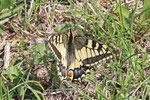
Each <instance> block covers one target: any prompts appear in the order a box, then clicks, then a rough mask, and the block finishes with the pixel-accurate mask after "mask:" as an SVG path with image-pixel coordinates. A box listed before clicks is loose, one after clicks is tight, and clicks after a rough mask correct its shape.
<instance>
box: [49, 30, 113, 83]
mask: <svg viewBox="0 0 150 100" xmlns="http://www.w3.org/2000/svg"><path fill="white" fill-rule="evenodd" d="M48 45H49V47H50V49H51V50H52V52H53V53H54V55H55V57H56V59H57V70H58V74H59V75H60V76H62V77H61V78H62V79H66V78H67V77H69V79H71V80H80V79H81V78H82V77H84V76H85V74H86V73H87V72H88V71H89V69H90V68H92V66H94V65H96V64H98V63H100V62H103V61H107V60H109V59H112V58H113V56H112V53H111V52H110V50H109V48H108V47H107V45H104V44H103V43H101V42H99V41H96V40H94V39H90V38H89V37H86V36H75V34H74V33H73V32H72V31H71V30H70V31H69V33H68V34H54V35H52V36H51V38H50V40H49V43H48Z"/></svg>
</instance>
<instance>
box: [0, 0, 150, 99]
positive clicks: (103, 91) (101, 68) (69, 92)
mask: <svg viewBox="0 0 150 100" xmlns="http://www.w3.org/2000/svg"><path fill="white" fill-rule="evenodd" d="M131 3H132V2H130V3H129V4H127V2H123V1H121V0H119V2H117V1H107V3H106V2H104V1H101V2H100V4H98V1H91V0H89V1H87V0H85V1H83V2H77V1H76V2H75V1H72V0H68V2H61V1H60V2H57V1H54V2H52V1H51V2H48V3H47V2H46V1H42V0H41V1H39V2H38V1H36V2H32V3H29V2H28V1H26V0H24V1H22V3H21V4H17V3H15V2H14V5H15V4H17V5H16V7H15V8H14V9H16V10H15V12H13V15H11V16H10V10H11V9H10V8H9V7H8V8H9V9H8V10H7V11H3V13H0V22H3V20H5V19H9V18H11V19H9V20H10V21H8V20H7V22H5V24H2V25H0V38H1V40H2V41H5V42H9V43H11V53H12V55H11V57H10V59H11V60H10V64H9V68H8V69H1V71H0V73H1V76H0V99H7V100H10V99H22V100H24V99H31V98H32V99H35V100H37V99H38V100H44V99H50V97H53V98H55V99H63V98H64V99H66V98H69V99H75V98H77V99H98V100H106V99H110V100H116V99H121V100H122V99H123V100H124V99H134V100H136V99H147V100H148V99H149V98H150V74H149V71H150V61H149V60H150V53H149V48H150V46H149V43H150V39H149V36H150V32H149V22H150V20H149V15H150V13H149V9H150V8H149V6H148V5H149V4H150V2H149V1H148V0H145V1H144V2H142V1H140V2H134V3H135V4H133V5H134V6H132V4H131ZM143 3H144V4H143ZM105 4H106V5H105ZM22 5H25V6H22ZM106 6H107V7H106ZM20 7H21V8H22V7H24V8H22V9H20V10H19V9H17V8H20ZM28 7H29V8H31V9H30V10H29V8H28ZM140 7H142V9H141V8H140ZM81 8H82V9H81ZM1 9H2V8H1ZM1 9H0V10H1ZM3 9H6V8H5V7H4V8H3ZM1 12H2V11H1ZM16 12H17V13H16ZM14 14H17V15H16V16H14ZM4 15H5V16H4ZM70 27H73V29H74V31H75V32H80V33H83V34H84V33H91V35H92V36H93V37H94V38H95V39H97V40H100V41H102V42H104V43H105V44H108V46H109V45H110V46H112V47H113V48H115V49H116V50H117V51H118V52H117V54H115V53H114V54H113V56H114V60H113V61H112V62H110V63H105V62H103V63H101V64H99V65H98V66H95V67H94V69H93V70H91V73H90V74H89V75H87V76H86V78H85V79H83V81H84V82H81V83H71V82H69V81H63V82H62V81H59V78H58V77H59V76H58V75H57V70H56V61H55V59H54V57H53V54H52V53H51V51H50V50H49V48H48V47H47V44H46V43H44V42H43V41H41V40H40V41H39V40H38V41H37V38H38V39H39V38H40V39H41V38H43V39H45V40H46V39H48V36H50V34H51V33H54V32H63V31H65V30H67V29H69V28H70ZM4 33H7V34H8V36H7V38H6V40H4V39H3V37H4ZM13 33H15V35H12V34H13ZM35 41H36V42H35ZM146 45H147V46H146ZM143 47H145V48H146V49H145V48H143ZM3 50H4V49H0V51H1V52H2V51H3ZM2 54H3V55H4V52H2ZM2 54H1V56H0V62H1V63H3V62H4V59H3V55H2ZM1 66H2V67H3V65H2V64H1ZM2 67H1V68H2ZM57 92H59V93H57ZM49 96H50V97H49ZM64 96H65V97H64Z"/></svg>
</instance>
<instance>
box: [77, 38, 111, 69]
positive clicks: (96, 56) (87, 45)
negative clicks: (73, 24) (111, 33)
mask: <svg viewBox="0 0 150 100" xmlns="http://www.w3.org/2000/svg"><path fill="white" fill-rule="evenodd" d="M75 48H76V49H77V50H76V51H77V52H76V58H77V59H78V61H82V64H83V65H84V66H88V67H90V66H93V65H96V64H98V63H100V62H102V61H108V60H109V59H112V58H113V56H112V53H111V52H110V50H109V48H108V47H107V45H104V44H103V43H101V42H99V41H96V40H92V39H90V38H87V37H75Z"/></svg>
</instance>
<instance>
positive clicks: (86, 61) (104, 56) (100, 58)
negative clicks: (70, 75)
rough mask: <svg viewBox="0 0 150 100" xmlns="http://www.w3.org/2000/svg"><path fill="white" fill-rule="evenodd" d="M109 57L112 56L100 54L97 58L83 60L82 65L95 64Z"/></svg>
mask: <svg viewBox="0 0 150 100" xmlns="http://www.w3.org/2000/svg"><path fill="white" fill-rule="evenodd" d="M110 55H112V54H111V53H105V54H102V55H98V56H95V57H91V58H87V59H84V60H83V65H86V64H93V63H95V62H98V61H99V60H103V59H104V58H106V57H109V56H110Z"/></svg>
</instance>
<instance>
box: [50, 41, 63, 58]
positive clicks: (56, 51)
mask: <svg viewBox="0 0 150 100" xmlns="http://www.w3.org/2000/svg"><path fill="white" fill-rule="evenodd" d="M50 45H51V47H52V49H53V52H54V53H55V54H56V55H57V57H58V59H61V57H62V56H61V54H60V52H59V51H58V49H57V48H56V47H55V46H54V45H53V44H52V43H50Z"/></svg>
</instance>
